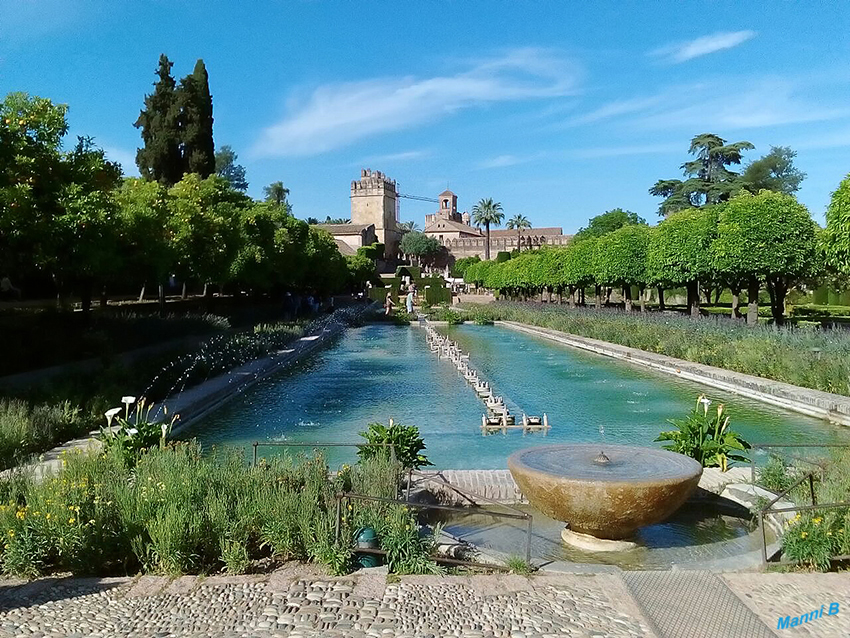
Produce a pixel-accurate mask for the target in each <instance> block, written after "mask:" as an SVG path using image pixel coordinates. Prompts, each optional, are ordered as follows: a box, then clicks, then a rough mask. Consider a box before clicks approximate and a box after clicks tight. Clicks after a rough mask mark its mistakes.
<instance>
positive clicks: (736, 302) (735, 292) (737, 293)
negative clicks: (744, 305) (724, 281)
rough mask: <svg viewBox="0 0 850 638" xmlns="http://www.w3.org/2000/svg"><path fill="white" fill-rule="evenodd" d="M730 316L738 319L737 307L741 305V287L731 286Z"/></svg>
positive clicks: (739, 315) (739, 314)
mask: <svg viewBox="0 0 850 638" xmlns="http://www.w3.org/2000/svg"><path fill="white" fill-rule="evenodd" d="M731 290H732V318H733V319H740V317H741V313H740V311H739V310H738V308H739V307H740V305H741V298H740V297H741V289H740V288H732V289H731Z"/></svg>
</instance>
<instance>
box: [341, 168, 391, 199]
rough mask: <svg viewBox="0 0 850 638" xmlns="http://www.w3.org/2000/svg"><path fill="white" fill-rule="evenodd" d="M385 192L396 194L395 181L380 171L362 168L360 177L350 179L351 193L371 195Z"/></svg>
mask: <svg viewBox="0 0 850 638" xmlns="http://www.w3.org/2000/svg"><path fill="white" fill-rule="evenodd" d="M375 193H386V194H388V195H396V194H397V193H398V191H397V190H396V183H395V180H394V179H390V178H389V177H387V176H386V175H384V174H383V173H382V172H381V171H373V170H371V169H369V168H364V169H362V170H361V171H360V179H355V180H351V195H352V196H355V195H372V194H375Z"/></svg>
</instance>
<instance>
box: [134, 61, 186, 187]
mask: <svg viewBox="0 0 850 638" xmlns="http://www.w3.org/2000/svg"><path fill="white" fill-rule="evenodd" d="M172 66H173V64H172V63H171V62H170V61H169V60H168V56H166V55H165V54H162V55H160V56H159V68H158V69H157V72H156V74H157V76H158V77H159V80H158V81H157V82H155V83H154V91H153V93H152V94H150V95H148V96H146V97H145V108H144V110H142V112H141V113H139V119H138V120H136V124H135V126H136V128H138V129H141V133H142V141H143V142H144V148H140V149H139V150H138V151H137V153H136V165H137V166H138V167H139V172H140V173H141V174H142V177H144V178H146V179H153V180H156V181H158V182H161V183H162V184H164V185H166V186H172V185H174V184H176V183H177V182H179V181H180V178H181V177H182V176H183V168H184V165H183V157H182V154H181V152H180V144H181V131H180V117H181V116H180V104H179V103H178V97H177V88H176V83H175V81H174V78H173V77H171V67H172Z"/></svg>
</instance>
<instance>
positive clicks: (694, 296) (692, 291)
mask: <svg viewBox="0 0 850 638" xmlns="http://www.w3.org/2000/svg"><path fill="white" fill-rule="evenodd" d="M688 310H689V311H690V313H691V316H692V317H699V281H698V280H696V279H694V280H693V281H689V282H688Z"/></svg>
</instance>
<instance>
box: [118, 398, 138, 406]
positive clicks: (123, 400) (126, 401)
mask: <svg viewBox="0 0 850 638" xmlns="http://www.w3.org/2000/svg"><path fill="white" fill-rule="evenodd" d="M135 402H136V397H131V396H126V397H121V403H123V404H124V405H130V404H131V403H135Z"/></svg>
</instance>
